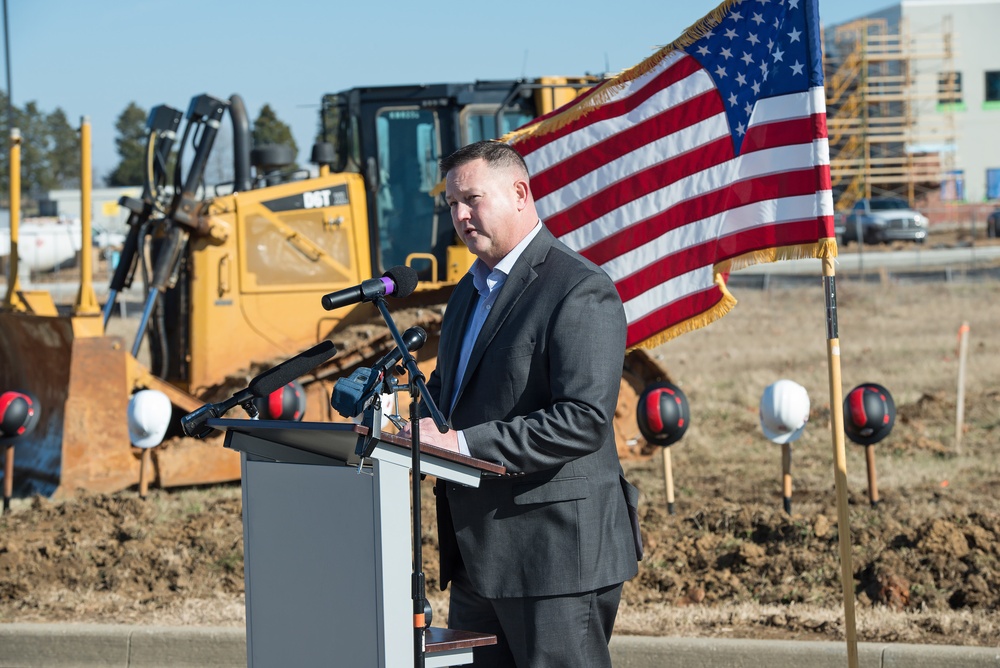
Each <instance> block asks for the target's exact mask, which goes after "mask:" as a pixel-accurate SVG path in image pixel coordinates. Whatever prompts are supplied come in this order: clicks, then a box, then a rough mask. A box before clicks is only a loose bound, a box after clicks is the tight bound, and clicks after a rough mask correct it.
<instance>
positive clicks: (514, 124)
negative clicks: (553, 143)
mask: <svg viewBox="0 0 1000 668" xmlns="http://www.w3.org/2000/svg"><path fill="white" fill-rule="evenodd" d="M498 110H499V106H497V105H495V104H474V105H472V104H470V105H469V106H467V107H466V108H465V109H463V110H462V121H461V122H462V143H463V144H472V143H474V142H477V141H482V140H484V139H497V138H499V137H502V136H503V135H505V134H507V133H508V132H510V131H511V130H516V129H517V128H519V127H521V126H522V125H524V124H525V123H527V122H528V121H530V120H531V119H532V116H531V115H530V114H526V113H524V112H523V111H514V110H511V109H508V110H506V111H505V112H504V114H503V116H501V117H500V128H499V133H498V132H497V129H498V128H497V111H498Z"/></svg>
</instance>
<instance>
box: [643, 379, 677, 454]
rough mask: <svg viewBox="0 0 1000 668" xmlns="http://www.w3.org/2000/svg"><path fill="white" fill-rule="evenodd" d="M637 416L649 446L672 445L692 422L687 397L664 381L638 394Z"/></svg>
mask: <svg viewBox="0 0 1000 668" xmlns="http://www.w3.org/2000/svg"><path fill="white" fill-rule="evenodd" d="M637 413H638V415H637V416H636V417H637V418H638V422H639V431H640V432H641V433H642V436H643V438H645V439H646V441H647V442H649V443H651V444H652V445H663V446H666V445H672V444H674V443H676V442H677V441H679V440H681V437H682V436H683V435H684V432H686V431H687V428H688V424H689V423H690V422H691V413H690V410H689V409H688V402H687V397H685V396H684V392H682V391H681V388H679V387H677V386H676V385H674V384H673V383H669V382H666V381H663V382H660V383H653V384H651V385H649V386H647V387H646V389H645V390H643V391H642V394H641V395H639V405H638V407H637Z"/></svg>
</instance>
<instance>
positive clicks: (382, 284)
mask: <svg viewBox="0 0 1000 668" xmlns="http://www.w3.org/2000/svg"><path fill="white" fill-rule="evenodd" d="M416 289H417V272H415V271H413V269H411V268H409V267H407V266H406V265H397V266H395V267H393V268H391V269H389V270H388V271H386V272H385V273H384V274H382V277H381V278H369V279H367V280H364V281H361V284H360V285H355V286H354V287H351V288H344V289H343V290H337V291H336V292H331V293H330V294H328V295H323V299H322V304H323V308H324V309H326V310H327V311H332V310H334V309H338V308H341V307H342V306H350V305H351V304H360V303H363V302H370V301H372V300H373V299H375V298H377V297H384V296H387V295H391V296H393V297H409V296H410V295H411V294H412V293H413V291H414V290H416Z"/></svg>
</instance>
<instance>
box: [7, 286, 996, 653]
mask: <svg viewBox="0 0 1000 668" xmlns="http://www.w3.org/2000/svg"><path fill="white" fill-rule="evenodd" d="M818 284H819V281H818V280H817V285H816V287H814V288H792V289H772V290H770V291H752V290H750V291H747V290H744V291H740V292H738V293H737V294H736V297H737V298H738V299H739V300H740V304H739V305H738V306H737V307H736V308H735V309H734V311H733V312H732V313H730V314H729V315H727V316H726V317H724V318H723V319H721V320H720V321H718V322H716V323H713V324H712V325H710V326H709V327H707V328H705V329H702V330H699V331H697V332H693V333H690V334H687V335H684V336H682V337H680V338H679V339H676V340H674V341H672V342H669V343H667V344H666V345H664V346H662V347H661V348H659V349H657V350H656V351H655V353H656V355H657V356H658V357H660V359H662V360H663V361H664V363H665V364H666V365H667V367H668V368H669V369H670V371H671V374H672V375H673V378H674V381H675V382H676V383H677V384H678V385H679V386H680V387H681V388H682V389H683V390H684V392H685V393H686V395H687V398H688V401H689V404H690V407H691V427H690V429H689V430H688V432H687V434H686V435H685V437H684V438H683V439H682V440H681V441H680V442H679V443H677V444H676V445H674V446H672V447H671V449H670V454H671V462H672V469H673V480H674V485H675V490H676V514H673V515H671V514H669V513H668V512H667V504H666V494H665V484H664V468H663V451H662V450H654V449H651V448H649V447H644V444H643V443H641V442H640V443H637V444H636V446H635V447H634V448H632V451H631V452H629V453H626V454H627V458H626V459H625V461H624V465H625V469H626V473H627V475H628V477H629V478H630V479H631V480H632V481H633V482H634V483H635V484H636V485H638V486H639V488H640V489H641V490H642V493H643V496H642V503H641V509H640V510H641V516H642V530H643V536H644V539H645V543H646V557H645V559H644V560H643V562H642V563H641V565H640V572H639V575H638V576H637V577H636V578H635V579H634V580H632V581H630V582H628V583H627V584H626V586H625V595H624V600H623V603H622V606H621V610H620V614H619V619H618V624H617V627H616V632H617V633H621V634H649V635H677V636H717V637H732V638H740V637H750V638H785V639H809V640H817V639H825V640H836V639H841V638H844V635H845V614H844V591H843V585H842V578H841V573H842V563H843V562H842V560H841V558H840V550H839V543H838V529H839V526H838V524H839V523H838V511H837V495H836V492H835V486H834V480H835V476H834V470H835V466H834V461H835V457H834V455H835V447H834V442H833V438H832V436H831V432H830V426H829V423H830V414H831V412H830V400H831V399H830V397H831V394H830V390H829V371H828V362H827V359H828V357H827V339H826V325H827V320H826V312H825V307H824V301H823V293H822V290H821V289H820V286H819V285H818ZM838 287H839V290H838V300H839V301H838V307H839V308H838V314H839V315H838V320H839V337H840V348H841V355H842V358H841V372H842V386H843V393H844V394H846V393H847V392H848V391H849V390H850V389H851V388H852V387H854V386H855V385H857V384H860V383H862V382H878V383H881V384H882V385H885V386H886V387H887V388H888V389H889V390H890V392H891V393H892V394H893V397H894V399H895V402H896V405H897V407H898V415H897V419H896V423H895V427H894V429H893V431H892V433H891V434H890V435H889V436H888V438H886V439H885V440H884V441H882V442H881V443H879V444H878V445H876V446H873V447H874V462H875V467H876V473H877V483H876V489H877V491H878V494H879V496H880V499H881V502H880V504H879V505H878V506H877V508H873V507H872V506H871V504H870V503H869V480H868V476H867V473H868V467H867V465H866V460H865V449H864V448H862V447H859V446H856V445H853V444H851V443H850V442H848V443H847V446H846V448H847V450H846V466H847V477H846V483H847V484H846V490H847V497H848V502H849V505H848V513H849V529H850V562H851V566H850V569H849V570H850V579H849V582H848V589H849V592H850V596H851V597H852V600H854V601H855V604H854V605H855V611H856V630H857V636H858V639H859V640H861V641H890V642H916V643H935V644H953V645H980V646H990V647H1000V495H998V490H1000V459H998V457H997V450H998V446H1000V343H998V339H997V332H998V331H1000V307H998V305H997V304H998V302H1000V283H997V282H984V283H966V284H952V283H936V284H922V285H905V284H892V283H888V284H881V285H873V284H862V283H852V282H850V281H841V283H840V285H839V286H838ZM963 322H967V323H968V324H969V326H970V338H969V346H968V363H967V369H966V377H965V389H964V422H963V425H962V427H961V440H960V442H958V439H956V426H957V422H956V413H957V409H958V404H957V395H958V373H959V358H958V332H959V327H960V326H961V325H962V323H963ZM780 378H790V379H792V380H795V381H796V382H798V383H800V384H802V385H803V386H805V387H806V389H807V390H808V391H809V395H810V398H811V404H812V410H811V416H810V421H809V424H808V426H807V428H806V430H805V433H804V434H803V436H802V438H801V439H800V440H798V441H796V442H795V443H794V444H793V446H792V450H793V459H792V464H793V466H792V473H793V493H792V513H791V514H787V513H785V512H784V510H783V508H782V489H781V474H782V465H781V447H780V446H778V445H775V444H773V443H770V442H769V441H767V440H766V439H765V438H764V437H763V435H762V433H761V430H760V427H759V422H758V403H759V400H760V396H761V392H762V391H763V389H764V388H765V387H766V386H767V385H769V384H770V383H772V382H774V381H775V380H778V379H780ZM423 490H424V493H425V500H426V502H425V506H424V507H425V509H430V508H432V497H431V495H430V484H429V481H428V482H425V483H424V485H423ZM240 505H241V504H240V489H239V485H238V484H232V485H220V486H213V487H207V488H198V489H183V490H159V489H154V490H151V491H150V494H149V496H148V497H147V498H146V499H140V498H139V497H138V495H137V493H136V491H135V490H129V491H125V492H122V493H119V494H115V495H88V494H81V495H78V496H77V497H76V498H73V499H69V500H50V499H42V498H36V499H15V500H14V503H13V506H12V512H11V513H9V514H8V515H6V516H4V517H3V518H2V519H0V622H99V623H111V622H123V623H135V624H154V623H156V624H175V625H240V624H242V623H243V622H244V611H243V598H242V596H243V540H242V525H241V519H240ZM423 520H424V536H425V540H424V550H425V557H426V558H425V564H426V571H427V575H428V589H429V593H430V594H431V596H432V603H433V605H434V608H435V619H436V624H438V625H441V624H443V621H442V620H444V619H445V618H446V612H445V610H446V608H447V598H446V595H445V594H441V593H440V592H438V591H437V570H436V550H435V548H436V545H435V540H434V532H433V512H425V513H424V518H423Z"/></svg>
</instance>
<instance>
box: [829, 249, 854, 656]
mask: <svg viewBox="0 0 1000 668" xmlns="http://www.w3.org/2000/svg"><path fill="white" fill-rule="evenodd" d="M823 290H824V292H825V293H826V334H827V336H826V338H827V346H826V357H827V364H828V367H829V370H830V431H831V433H832V435H833V459H834V470H833V473H834V476H833V477H834V481H835V483H836V489H837V528H838V535H839V543H840V582H841V586H842V588H843V592H844V629H845V632H846V636H847V665H848V666H850V668H857V666H858V635H857V630H856V626H855V620H854V586H853V584H854V567H853V565H852V563H851V526H850V515H849V512H848V508H847V451H846V450H845V447H844V397H843V390H842V388H841V380H840V338H839V332H838V331H837V277H836V273H835V271H834V266H833V258H832V257H829V256H827V257H824V258H823Z"/></svg>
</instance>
